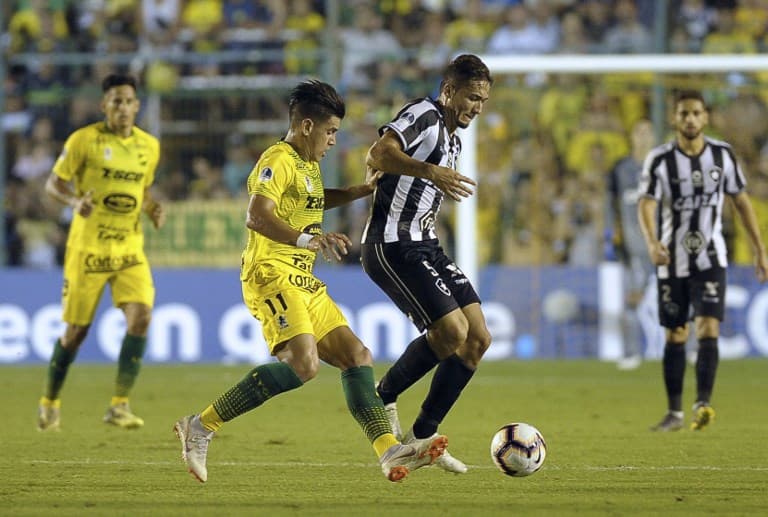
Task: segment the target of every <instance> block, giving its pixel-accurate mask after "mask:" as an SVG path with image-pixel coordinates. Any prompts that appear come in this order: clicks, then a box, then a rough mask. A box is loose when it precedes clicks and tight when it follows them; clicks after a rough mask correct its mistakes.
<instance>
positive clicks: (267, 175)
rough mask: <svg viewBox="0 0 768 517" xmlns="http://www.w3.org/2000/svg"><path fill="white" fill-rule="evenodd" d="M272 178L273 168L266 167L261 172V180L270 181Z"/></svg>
mask: <svg viewBox="0 0 768 517" xmlns="http://www.w3.org/2000/svg"><path fill="white" fill-rule="evenodd" d="M271 179H272V169H270V168H269V167H264V168H263V169H261V172H260V173H259V181H269V180H271Z"/></svg>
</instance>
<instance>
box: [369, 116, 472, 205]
mask: <svg viewBox="0 0 768 517" xmlns="http://www.w3.org/2000/svg"><path fill="white" fill-rule="evenodd" d="M366 165H367V166H369V167H371V168H373V169H375V170H378V171H383V172H384V173H386V174H400V175H403V176H413V177H415V178H423V179H426V180H429V181H431V182H432V183H434V184H435V186H436V187H437V188H439V189H440V190H442V191H443V193H444V194H445V195H446V196H448V197H450V198H451V199H453V200H454V201H461V200H462V198H465V197H469V196H471V195H472V194H473V193H474V190H473V189H472V187H473V186H475V185H477V183H476V182H475V181H474V180H473V179H471V178H468V177H467V176H464V175H462V174H459V173H458V172H456V171H455V170H453V169H450V168H448V167H441V166H439V165H434V164H432V163H427V162H422V161H421V160H416V159H414V158H411V157H410V156H408V155H407V154H405V153H404V152H403V148H402V144H401V143H400V139H399V138H398V137H397V136H396V135H395V134H394V133H393V132H392V131H388V132H386V133H384V135H383V136H382V137H381V138H379V139H378V140H377V141H376V143H374V144H373V145H372V146H371V148H370V149H368V155H367V156H366Z"/></svg>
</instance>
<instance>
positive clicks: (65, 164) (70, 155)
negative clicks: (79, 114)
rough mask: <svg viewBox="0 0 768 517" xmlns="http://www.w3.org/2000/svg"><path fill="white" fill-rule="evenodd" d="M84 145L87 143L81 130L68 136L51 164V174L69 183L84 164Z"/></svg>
mask: <svg viewBox="0 0 768 517" xmlns="http://www.w3.org/2000/svg"><path fill="white" fill-rule="evenodd" d="M85 145H87V142H86V139H85V138H84V132H83V131H82V130H78V131H75V132H74V133H72V134H71V135H69V138H67V141H66V142H64V147H63V148H62V150H61V153H60V154H59V157H58V158H57V159H56V163H54V164H53V173H54V174H56V176H58V177H59V178H61V179H63V180H64V181H70V180H71V179H72V178H73V177H74V176H75V174H77V172H78V170H80V168H81V167H82V166H83V165H84V163H85V155H86V150H85Z"/></svg>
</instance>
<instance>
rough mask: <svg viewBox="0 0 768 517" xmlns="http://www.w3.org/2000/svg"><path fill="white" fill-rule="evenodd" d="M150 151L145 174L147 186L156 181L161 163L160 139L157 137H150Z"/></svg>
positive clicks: (145, 184)
mask: <svg viewBox="0 0 768 517" xmlns="http://www.w3.org/2000/svg"><path fill="white" fill-rule="evenodd" d="M150 151H151V152H150V156H149V164H148V165H147V174H146V176H144V186H145V187H150V186H151V185H152V184H153V183H154V182H155V174H156V172H157V164H158V163H160V141H159V140H158V139H157V138H155V137H151V138H150Z"/></svg>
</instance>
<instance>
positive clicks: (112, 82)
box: [101, 74, 136, 93]
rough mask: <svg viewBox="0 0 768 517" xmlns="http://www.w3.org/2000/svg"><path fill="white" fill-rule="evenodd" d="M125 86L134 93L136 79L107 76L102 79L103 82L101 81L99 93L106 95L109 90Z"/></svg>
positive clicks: (123, 76) (122, 76) (119, 75)
mask: <svg viewBox="0 0 768 517" xmlns="http://www.w3.org/2000/svg"><path fill="white" fill-rule="evenodd" d="M125 85H128V86H130V87H131V88H133V91H136V79H134V77H133V76H131V75H123V74H109V75H108V76H106V77H105V78H104V80H103V81H101V91H102V92H104V93H107V91H109V89H110V88H114V87H115V86H125Z"/></svg>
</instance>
